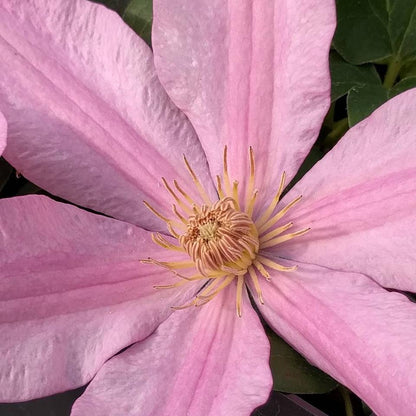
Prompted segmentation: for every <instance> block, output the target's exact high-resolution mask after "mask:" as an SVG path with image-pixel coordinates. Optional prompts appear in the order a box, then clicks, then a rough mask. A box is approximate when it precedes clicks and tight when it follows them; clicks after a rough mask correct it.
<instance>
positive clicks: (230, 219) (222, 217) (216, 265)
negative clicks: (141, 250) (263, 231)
mask: <svg viewBox="0 0 416 416" xmlns="http://www.w3.org/2000/svg"><path fill="white" fill-rule="evenodd" d="M179 242H180V244H181V246H182V247H183V248H184V249H185V251H186V252H187V253H188V254H189V256H190V257H191V259H192V261H193V262H194V263H195V266H196V268H197V269H198V271H199V272H200V273H201V274H202V275H204V276H209V273H210V272H215V271H218V270H221V271H223V272H226V273H235V274H236V275H238V274H242V273H243V274H246V273H247V269H248V267H249V266H250V265H251V264H252V262H253V260H254V259H255V257H256V254H257V252H258V250H259V239H258V234H257V229H256V226H255V225H254V223H253V221H252V220H251V218H250V217H249V216H248V215H247V214H246V213H244V212H241V211H238V210H236V209H235V208H234V201H233V199H232V198H229V197H227V198H223V199H220V200H219V201H218V202H216V203H215V204H214V205H212V206H211V207H208V206H206V205H204V206H203V207H202V209H201V212H198V213H197V214H195V215H192V216H191V217H189V218H188V225H187V231H186V233H185V234H183V235H181V236H180V237H179Z"/></svg>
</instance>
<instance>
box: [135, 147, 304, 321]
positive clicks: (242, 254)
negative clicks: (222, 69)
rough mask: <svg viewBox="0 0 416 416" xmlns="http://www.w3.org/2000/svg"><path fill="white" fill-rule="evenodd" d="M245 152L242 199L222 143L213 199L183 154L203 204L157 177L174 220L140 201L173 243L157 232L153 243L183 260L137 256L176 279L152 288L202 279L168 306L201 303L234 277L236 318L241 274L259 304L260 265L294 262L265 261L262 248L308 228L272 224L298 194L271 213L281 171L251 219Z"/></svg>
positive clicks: (278, 267) (251, 198) (264, 273)
mask: <svg viewBox="0 0 416 416" xmlns="http://www.w3.org/2000/svg"><path fill="white" fill-rule="evenodd" d="M249 153H250V176H249V178H248V183H247V190H246V196H245V198H244V199H240V196H239V192H238V182H237V181H234V182H233V183H232V184H231V182H230V179H229V175H228V167H227V147H225V148H224V167H223V175H222V178H221V177H220V176H217V193H218V200H217V201H216V202H212V201H211V199H210V198H209V196H208V193H207V192H206V190H205V188H204V187H203V186H202V184H201V183H200V182H199V180H198V178H197V176H196V175H195V173H194V171H193V170H192V168H191V166H190V165H189V163H188V161H187V160H186V158H185V157H184V161H185V165H186V168H187V169H188V172H189V174H190V175H191V177H192V180H193V182H194V184H195V186H196V189H197V190H198V193H199V195H200V197H201V199H202V200H203V201H204V203H202V204H198V203H196V202H195V201H194V200H192V198H191V197H190V196H189V195H188V194H187V193H186V192H185V191H184V190H183V189H182V188H181V187H180V186H179V184H178V183H177V182H176V181H173V185H174V188H173V187H171V186H170V185H169V184H168V183H167V181H166V180H165V179H164V178H162V181H163V184H164V186H165V188H166V190H167V191H168V192H169V193H170V194H171V196H172V197H173V199H174V200H175V203H174V204H173V205H172V212H173V214H174V216H175V218H174V219H171V218H167V217H165V216H164V215H162V214H161V213H159V212H158V211H157V210H156V209H155V208H153V207H152V206H151V205H149V204H148V203H147V202H145V204H146V206H147V207H148V208H149V209H150V210H151V211H152V212H153V213H154V214H155V215H157V216H158V217H159V218H161V219H162V220H163V221H165V222H166V224H167V227H168V230H169V233H170V234H171V236H172V237H174V238H175V239H176V240H177V242H178V244H174V243H172V242H170V241H168V240H167V238H166V237H165V236H163V235H162V234H160V233H156V234H153V235H152V239H153V241H154V242H155V243H156V244H158V245H160V246H162V247H163V248H165V249H168V250H175V251H179V252H183V254H184V260H183V261H177V262H162V261H158V260H155V259H151V258H149V259H147V260H143V262H145V263H152V264H156V265H158V266H161V267H165V268H168V269H169V270H171V271H172V272H173V273H174V274H175V276H177V278H179V280H178V281H177V282H176V283H174V284H172V285H168V286H156V287H157V288H160V289H161V288H174V287H179V286H182V285H183V284H185V283H187V282H190V281H198V280H201V281H203V282H204V283H205V285H204V286H203V287H202V289H201V290H200V291H199V293H198V294H197V295H196V297H195V298H194V299H193V300H192V301H191V302H190V303H188V304H186V305H182V306H178V307H174V308H175V309H183V308H187V307H189V306H200V305H204V304H206V303H207V302H209V301H210V300H211V299H213V298H214V297H215V296H216V295H217V294H218V293H219V292H220V291H221V290H223V289H225V288H226V287H227V286H229V285H230V284H231V283H232V282H234V281H236V284H237V295H236V297H237V299H236V307H237V314H238V315H239V316H241V303H242V293H243V287H244V283H245V278H248V277H247V276H249V277H250V279H251V281H252V283H253V286H254V288H255V290H256V292H257V296H258V299H259V301H260V302H261V303H264V302H263V296H262V291H261V288H260V284H259V280H258V279H259V277H260V276H262V277H264V278H265V279H266V280H269V279H270V275H269V273H268V272H267V270H266V268H270V269H274V270H278V271H281V272H289V271H292V270H295V269H296V266H291V267H287V266H283V265H281V264H278V263H276V262H275V261H273V260H271V259H269V258H268V257H267V254H265V253H263V252H262V250H263V249H265V248H269V247H273V246H276V245H278V244H281V243H283V242H285V241H288V240H291V239H292V238H294V237H299V236H301V235H304V234H305V233H307V232H308V231H309V228H305V229H302V230H299V231H296V232H293V233H287V234H284V232H285V231H287V230H288V229H289V228H291V227H292V226H293V223H292V222H289V223H287V224H283V225H278V222H279V220H280V219H281V218H282V217H283V216H284V215H285V214H286V213H287V211H288V210H289V209H290V208H291V207H293V206H294V205H295V204H296V203H298V202H299V201H300V199H301V196H299V197H298V198H296V199H294V200H293V201H292V202H290V203H289V204H288V205H286V206H285V207H283V208H282V209H280V210H279V211H277V212H275V210H276V207H277V204H278V202H279V200H280V197H281V195H282V192H283V189H284V186H285V176H286V175H285V173H284V172H283V174H282V177H281V180H280V185H279V189H278V191H277V193H276V195H275V197H274V198H273V200H272V201H271V203H270V205H269V206H268V208H267V209H266V210H265V211H264V212H263V214H262V215H261V216H260V217H259V218H256V219H253V210H254V205H255V201H256V199H257V194H258V191H257V190H255V189H254V175H255V164H254V152H253V149H252V148H251V147H250V152H249ZM241 202H244V209H241V208H240V207H241V206H242V204H241ZM178 270H181V273H178Z"/></svg>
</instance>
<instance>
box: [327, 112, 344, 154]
mask: <svg viewBox="0 0 416 416" xmlns="http://www.w3.org/2000/svg"><path fill="white" fill-rule="evenodd" d="M347 130H348V118H347V117H345V118H343V119H341V120H338V121H336V122H335V123H334V125H333V129H332V130H331V131H330V132H329V133H328V134H327V136H326V137H325V139H324V140H323V143H322V144H323V146H324V147H330V146H333V145H334V144H336V143H337V141H338V140H339V139H340V138H341V137H342V136H343V135H344V133H345V132H346V131H347Z"/></svg>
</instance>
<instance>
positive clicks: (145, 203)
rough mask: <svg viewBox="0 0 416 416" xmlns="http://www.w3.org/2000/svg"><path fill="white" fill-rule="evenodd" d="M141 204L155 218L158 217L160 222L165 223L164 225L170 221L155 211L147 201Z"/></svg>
mask: <svg viewBox="0 0 416 416" xmlns="http://www.w3.org/2000/svg"><path fill="white" fill-rule="evenodd" d="M143 204H144V205H145V206H146V208H147V209H148V210H150V211H152V212H153V214H155V215H156V216H157V217H159V218H160V219H161V220H162V221H165V222H166V223H170V219H169V218H167V217H165V216H164V215H162V214H161V213H160V212H159V211H157V210H156V209H155V208H153V207H152V206H151V205H150V204H149V203H148V202H147V201H143Z"/></svg>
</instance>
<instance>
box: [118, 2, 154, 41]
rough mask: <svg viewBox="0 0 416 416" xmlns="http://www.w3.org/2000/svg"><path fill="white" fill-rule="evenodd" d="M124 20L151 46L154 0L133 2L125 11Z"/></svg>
mask: <svg viewBox="0 0 416 416" xmlns="http://www.w3.org/2000/svg"><path fill="white" fill-rule="evenodd" d="M123 19H124V21H125V22H126V23H127V24H128V25H129V26H130V27H131V28H132V29H133V30H134V31H135V32H136V33H137V34H138V35H139V36H140V37H141V38H142V39H143V40H144V41H145V42H146V43H147V44H148V45H149V46H151V36H152V21H153V0H131V1H130V3H129V5H128V6H127V8H126V10H125V11H124V14H123Z"/></svg>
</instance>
